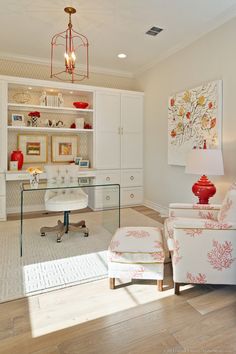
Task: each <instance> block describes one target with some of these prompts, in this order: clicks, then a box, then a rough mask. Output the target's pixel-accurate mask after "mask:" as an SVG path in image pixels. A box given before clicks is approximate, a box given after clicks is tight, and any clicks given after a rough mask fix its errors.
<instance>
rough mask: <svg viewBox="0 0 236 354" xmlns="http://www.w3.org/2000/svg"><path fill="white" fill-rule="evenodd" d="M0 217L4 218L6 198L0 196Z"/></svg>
mask: <svg viewBox="0 0 236 354" xmlns="http://www.w3.org/2000/svg"><path fill="white" fill-rule="evenodd" d="M0 219H3V220H5V219H6V198H5V197H0Z"/></svg>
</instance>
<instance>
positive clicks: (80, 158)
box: [75, 156, 82, 166]
mask: <svg viewBox="0 0 236 354" xmlns="http://www.w3.org/2000/svg"><path fill="white" fill-rule="evenodd" d="M81 160H82V157H79V156H77V157H75V164H76V165H78V166H79V165H80V161H81Z"/></svg>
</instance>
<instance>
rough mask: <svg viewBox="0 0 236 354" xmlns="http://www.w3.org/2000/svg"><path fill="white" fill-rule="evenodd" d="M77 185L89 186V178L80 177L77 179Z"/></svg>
mask: <svg viewBox="0 0 236 354" xmlns="http://www.w3.org/2000/svg"><path fill="white" fill-rule="evenodd" d="M79 184H84V185H89V184H90V178H88V177H80V178H79Z"/></svg>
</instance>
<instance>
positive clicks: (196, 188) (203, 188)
mask: <svg viewBox="0 0 236 354" xmlns="http://www.w3.org/2000/svg"><path fill="white" fill-rule="evenodd" d="M185 172H186V173H191V174H196V175H197V174H198V175H202V176H201V178H200V179H199V180H198V181H197V182H196V183H194V185H193V187H192V191H193V193H194V194H195V195H196V196H197V197H198V199H199V202H198V204H208V201H209V198H211V197H213V195H214V194H215V192H216V187H215V186H214V184H213V183H212V182H211V181H209V179H208V178H207V176H206V175H212V176H216V175H223V174H224V166H223V158H222V152H221V150H212V149H206V148H204V149H193V150H191V152H190V153H189V155H188V156H187V163H186V169H185Z"/></svg>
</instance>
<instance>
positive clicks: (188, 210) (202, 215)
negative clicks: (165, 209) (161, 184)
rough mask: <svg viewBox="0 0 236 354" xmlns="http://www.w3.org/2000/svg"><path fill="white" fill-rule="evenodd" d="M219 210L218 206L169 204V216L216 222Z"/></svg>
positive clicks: (219, 206)
mask: <svg viewBox="0 0 236 354" xmlns="http://www.w3.org/2000/svg"><path fill="white" fill-rule="evenodd" d="M220 208H221V205H220V204H187V203H171V204H170V205H169V216H170V217H185V218H188V217H189V218H197V219H212V220H216V219H217V215H218V212H219V210H220Z"/></svg>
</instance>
